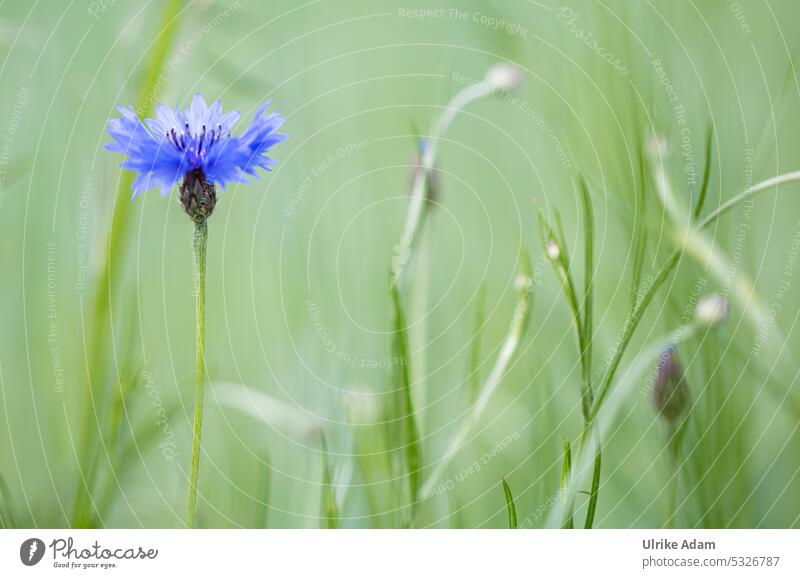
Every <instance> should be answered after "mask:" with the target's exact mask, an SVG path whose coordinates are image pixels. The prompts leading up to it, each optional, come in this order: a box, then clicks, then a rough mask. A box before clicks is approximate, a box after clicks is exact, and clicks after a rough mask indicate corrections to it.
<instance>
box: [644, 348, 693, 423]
mask: <svg viewBox="0 0 800 578" xmlns="http://www.w3.org/2000/svg"><path fill="white" fill-rule="evenodd" d="M689 401H690V399H689V386H688V385H687V384H686V379H685V378H684V373H683V366H682V365H681V362H680V361H679V360H678V352H677V350H676V349H675V347H674V346H672V345H670V346H669V347H667V348H666V349H665V350H664V352H663V353H662V354H661V359H660V360H659V363H658V369H657V370H656V375H655V379H654V383H653V404H654V405H655V407H656V411H657V412H658V413H659V415H661V417H663V418H664V419H665V420H666V421H667V422H669V423H675V421H676V420H677V419H678V418H679V417H680V416H681V415H682V414H683V412H684V411H686V408H688V407H689Z"/></svg>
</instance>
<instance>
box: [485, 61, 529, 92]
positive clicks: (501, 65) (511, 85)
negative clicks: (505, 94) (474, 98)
mask: <svg viewBox="0 0 800 578" xmlns="http://www.w3.org/2000/svg"><path fill="white" fill-rule="evenodd" d="M484 81H485V82H487V83H488V84H489V85H491V86H492V88H493V89H494V90H505V91H512V90H514V89H515V88H517V87H518V86H519V85H520V84H522V71H521V70H520V69H519V68H517V67H516V66H514V65H513V64H509V63H507V62H498V63H497V64H495V65H494V66H492V67H491V68H490V69H489V70H488V71H487V72H486V77H485V78H484Z"/></svg>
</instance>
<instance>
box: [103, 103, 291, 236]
mask: <svg viewBox="0 0 800 578" xmlns="http://www.w3.org/2000/svg"><path fill="white" fill-rule="evenodd" d="M267 106H269V102H265V103H264V104H262V105H261V106H260V107H259V108H258V110H257V111H256V114H255V117H254V118H253V121H252V122H251V123H250V126H249V127H248V128H247V130H245V131H244V133H242V134H241V135H238V136H232V135H231V130H232V129H233V128H234V126H235V125H236V123H237V122H238V121H239V113H238V112H236V111H233V112H228V113H224V114H223V112H222V105H221V104H220V102H219V101H216V102H215V103H214V104H212V105H211V106H210V107H209V106H208V105H207V104H206V102H205V100H203V97H202V96H201V95H200V94H199V93H198V94H196V95H195V97H194V99H193V100H192V104H191V106H189V108H187V109H186V110H185V111H184V112H181V111H180V109H178V108H175V109H172V108H169V107H168V106H165V105H163V104H158V105H157V106H156V118H148V119H145V121H144V122H142V121H141V119H139V116H138V115H137V114H136V112H135V111H134V110H133V109H132V108H125V107H119V111H120V113H121V114H122V116H121V117H120V118H114V119H111V120H110V121H109V127H108V132H109V134H110V135H111V136H112V137H113V139H114V140H113V141H112V142H110V143H108V144H107V145H106V149H107V150H110V151H113V152H117V153H121V154H124V155H127V156H128V158H127V159H126V160H125V161H123V162H122V164H121V165H120V166H121V167H122V168H124V169H128V170H131V171H136V172H138V173H139V176H137V177H136V179H135V180H134V181H133V197H132V198H136V196H137V195H138V194H139V193H141V192H142V191H146V190H147V189H150V188H152V187H155V186H159V187H161V195H162V196H166V195H167V194H168V193H169V191H170V189H172V187H173V186H175V185H176V184H177V183H178V182H179V181H181V180H182V182H181V187H180V201H181V204H182V205H183V207H184V209H185V210H186V212H187V213H188V214H189V215H190V216H191V217H192V218H193V219H195V220H198V219H203V220H204V219H205V218H207V217H208V215H210V214H211V211H213V210H214V205H215V204H216V189H215V187H216V185H219V187H220V188H221V189H225V185H226V184H228V183H231V182H247V178H246V177H247V175H251V176H254V177H257V173H256V169H257V168H261V169H264V170H269V167H270V166H272V165H273V164H275V161H274V160H273V159H271V158H269V157H267V156H266V153H267V151H268V150H269V149H270V147H272V146H273V145H275V144H277V143H279V142H281V141H283V140H284V139H285V138H286V135H284V134H280V133H277V132H275V131H276V130H277V129H278V128H279V127H280V126H281V125H282V124H283V122H284V120H285V119H284V118H283V117H281V116H280V115H279V114H278V113H277V112H273V113H270V114H264V112H265V110H266V108H267ZM145 125H146V126H145Z"/></svg>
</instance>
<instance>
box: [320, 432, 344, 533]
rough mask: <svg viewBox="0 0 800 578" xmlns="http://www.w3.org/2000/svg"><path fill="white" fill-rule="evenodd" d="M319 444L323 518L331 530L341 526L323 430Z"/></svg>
mask: <svg viewBox="0 0 800 578" xmlns="http://www.w3.org/2000/svg"><path fill="white" fill-rule="evenodd" d="M319 444H320V451H321V453H322V512H323V515H322V519H323V520H324V521H325V525H326V527H327V528H328V529H329V530H335V529H336V528H338V527H339V507H338V506H337V505H336V493H335V491H334V489H333V476H332V475H331V467H330V455H329V454H328V443H327V442H326V441H325V434H324V433H323V432H322V431H320V432H319Z"/></svg>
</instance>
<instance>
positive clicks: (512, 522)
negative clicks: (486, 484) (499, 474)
mask: <svg viewBox="0 0 800 578" xmlns="http://www.w3.org/2000/svg"><path fill="white" fill-rule="evenodd" d="M503 493H504V494H505V496H506V508H507V509H508V527H509V528H510V529H512V530H516V529H517V508H516V507H515V506H514V496H513V495H512V494H511V488H509V487H508V482H506V479H505V478H503Z"/></svg>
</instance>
